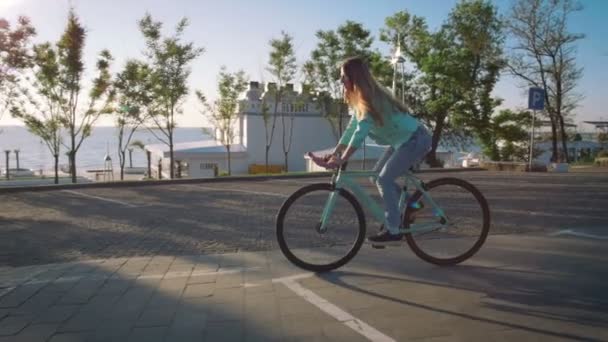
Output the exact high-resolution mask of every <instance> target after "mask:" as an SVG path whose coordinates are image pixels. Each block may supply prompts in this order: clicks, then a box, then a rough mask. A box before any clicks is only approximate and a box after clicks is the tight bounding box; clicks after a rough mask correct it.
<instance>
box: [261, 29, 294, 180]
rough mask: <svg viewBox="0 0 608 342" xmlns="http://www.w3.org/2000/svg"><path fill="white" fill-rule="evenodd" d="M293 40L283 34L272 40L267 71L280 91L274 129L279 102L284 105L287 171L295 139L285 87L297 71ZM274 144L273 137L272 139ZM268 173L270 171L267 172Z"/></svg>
mask: <svg viewBox="0 0 608 342" xmlns="http://www.w3.org/2000/svg"><path fill="white" fill-rule="evenodd" d="M292 40H293V38H292V37H291V36H290V35H289V34H287V33H285V32H281V38H278V39H272V40H270V47H271V50H270V60H269V61H268V67H267V69H266V70H268V72H270V74H271V75H272V77H273V78H274V80H275V83H276V84H277V87H278V89H277V90H276V92H275V97H274V114H273V129H274V122H276V116H277V110H278V105H279V102H280V103H281V104H282V108H281V122H282V128H283V131H282V132H283V154H284V155H285V171H288V170H289V162H288V161H289V159H288V156H289V150H290V149H291V143H292V140H293V139H292V137H293V123H294V117H293V111H290V110H288V109H290V108H288V107H289V104H288V103H286V102H285V97H284V96H283V95H285V90H286V89H285V86H286V85H287V84H288V83H291V82H292V80H293V78H294V77H295V74H296V71H297V65H296V57H295V55H294V51H293V43H292ZM286 112H290V118H291V122H290V125H289V134H287V125H286V123H285V115H286ZM270 142H272V135H271V137H270ZM269 149H270V144H269V143H268V141H267V144H266V167H267V168H268V152H269ZM267 172H268V171H267Z"/></svg>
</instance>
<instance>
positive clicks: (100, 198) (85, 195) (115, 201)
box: [62, 190, 139, 208]
mask: <svg viewBox="0 0 608 342" xmlns="http://www.w3.org/2000/svg"><path fill="white" fill-rule="evenodd" d="M62 191H63V192H67V193H69V194H73V195H77V196H82V197H87V198H93V199H96V200H100V201H105V202H110V203H116V204H120V205H124V206H125V207H129V208H137V207H139V206H138V205H134V204H131V203H127V202H123V201H119V200H115V199H111V198H105V197H99V196H93V195H89V194H85V193H82V192H78V191H73V190H62Z"/></svg>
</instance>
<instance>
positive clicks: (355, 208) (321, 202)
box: [276, 183, 365, 272]
mask: <svg viewBox="0 0 608 342" xmlns="http://www.w3.org/2000/svg"><path fill="white" fill-rule="evenodd" d="M334 191H335V195H336V197H335V198H336V202H335V206H334V209H333V211H332V213H331V215H330V217H329V218H328V220H327V224H326V228H327V229H326V230H325V231H321V229H320V222H321V217H322V214H323V210H324V208H325V204H326V203H327V200H328V198H329V195H330V194H331V193H332V192H334ZM276 234H277V240H278V242H279V247H280V248H281V252H283V254H284V255H285V257H286V258H287V259H288V260H289V261H291V262H292V263H293V264H294V265H296V266H298V267H301V268H303V269H306V270H309V271H313V272H326V271H330V270H333V269H336V268H338V267H341V266H343V265H344V264H346V263H347V262H348V261H350V260H351V259H352V258H353V257H354V256H355V254H357V252H358V251H359V249H360V248H361V245H362V244H363V241H364V239H365V216H364V214H363V210H362V209H361V206H360V204H359V202H358V201H357V200H356V198H355V197H354V196H353V195H352V194H351V193H350V192H348V191H346V190H344V189H334V187H333V186H332V185H331V184H325V183H322V184H311V185H308V186H305V187H303V188H301V189H299V190H298V191H296V192H295V193H293V194H292V195H291V196H290V197H289V198H287V200H286V201H285V202H284V203H283V205H282V206H281V209H280V210H279V213H278V214H277V222H276Z"/></svg>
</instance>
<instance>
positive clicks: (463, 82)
mask: <svg viewBox="0 0 608 342" xmlns="http://www.w3.org/2000/svg"><path fill="white" fill-rule="evenodd" d="M447 27H448V28H449V31H450V32H451V34H453V35H455V38H454V40H455V41H456V43H457V48H458V49H459V50H460V51H459V54H458V57H459V60H458V61H459V64H460V66H459V70H460V75H459V76H460V77H461V78H460V79H459V80H458V81H459V82H458V83H459V84H458V86H459V88H460V91H461V95H460V99H459V100H460V101H459V102H458V103H457V104H456V105H455V107H454V109H453V116H454V120H455V121H456V124H457V125H459V126H463V127H467V128H470V129H472V131H473V133H474V134H475V135H476V136H477V137H478V139H479V140H480V142H481V143H482V145H483V146H484V147H486V150H487V151H488V152H489V154H487V155H488V156H489V157H490V158H492V159H493V160H497V158H499V157H500V156H499V155H498V154H497V153H496V149H495V148H491V147H493V146H494V145H495V143H496V141H495V139H494V138H493V137H492V135H493V134H492V131H491V128H492V114H493V112H494V109H495V108H496V107H497V106H498V105H500V103H501V100H499V99H495V98H493V97H492V91H493V90H494V86H495V85H496V83H497V82H498V78H499V76H500V71H501V69H502V68H503V66H504V60H503V57H502V53H503V51H502V47H503V42H504V34H503V32H502V23H501V21H500V19H499V17H498V14H497V10H496V7H495V6H494V5H492V4H491V3H490V2H487V1H485V0H468V1H462V2H460V3H459V4H458V5H457V6H456V7H455V8H454V10H453V11H452V12H451V13H450V17H449V19H448V23H447Z"/></svg>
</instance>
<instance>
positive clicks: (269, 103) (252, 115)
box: [146, 82, 349, 178]
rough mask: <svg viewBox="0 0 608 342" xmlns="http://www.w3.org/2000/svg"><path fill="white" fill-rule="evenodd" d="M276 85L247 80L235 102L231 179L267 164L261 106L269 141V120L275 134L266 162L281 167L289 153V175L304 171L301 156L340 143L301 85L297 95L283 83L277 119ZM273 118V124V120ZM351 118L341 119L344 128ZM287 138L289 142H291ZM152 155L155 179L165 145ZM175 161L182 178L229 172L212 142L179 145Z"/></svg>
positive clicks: (221, 149) (166, 163) (154, 147)
mask: <svg viewBox="0 0 608 342" xmlns="http://www.w3.org/2000/svg"><path fill="white" fill-rule="evenodd" d="M275 92H276V85H275V84H274V83H268V84H266V86H265V87H263V86H262V85H261V84H260V83H259V82H250V83H249V89H248V90H247V92H246V94H245V97H244V98H243V99H242V100H241V102H240V104H239V113H238V114H239V115H238V117H237V119H236V120H235V122H234V136H235V138H234V140H233V144H232V145H231V151H232V157H231V169H232V174H233V175H238V174H246V173H248V172H249V169H250V167H251V166H252V165H265V152H266V141H267V137H266V136H267V133H266V129H265V122H264V114H263V112H264V111H263V107H265V108H267V113H268V115H267V118H268V120H267V124H266V127H267V128H268V139H269V138H270V134H271V130H272V126H273V121H274V132H273V134H272V142H271V144H270V150H269V156H268V157H269V158H268V162H269V164H270V165H284V164H285V162H284V160H285V153H284V146H285V147H286V148H288V149H289V153H288V166H289V171H305V170H306V162H305V159H304V155H305V153H306V152H309V151H316V150H321V149H326V148H330V147H333V146H335V144H336V143H337V140H338V136H337V133H336V132H334V131H333V129H332V127H331V125H330V123H329V121H328V120H327V119H326V118H325V117H323V116H322V115H321V111H320V110H319V109H318V108H317V105H316V103H315V102H314V101H313V98H312V95H311V94H309V92H308V90H307V88H306V87H305V86H304V87H303V89H302V91H301V92H299V93H298V92H296V91H294V88H293V84H287V85H286V87H285V89H284V91H283V94H282V101H280V102H279V103H278V104H277V116H276V117H275V116H274V115H273V114H274V109H275V94H276V93H275ZM274 118H276V120H275V119H274ZM348 120H349V117H345V118H344V123H343V127H346V124H347V123H348ZM290 135H291V140H290V139H289V137H290ZM146 150H148V151H150V152H151V154H152V158H151V160H152V169H153V172H152V174H153V176H155V175H156V174H157V172H156V171H155V170H158V161H159V159H160V160H162V164H163V165H162V167H161V169H162V173H163V177H167V176H168V174H169V172H168V170H169V169H168V166H169V149H168V147H167V146H166V145H161V144H159V145H147V146H146ZM174 159H175V160H176V161H181V164H182V174H183V175H184V176H185V177H191V178H196V177H205V176H213V170H214V169H216V170H219V172H220V173H221V172H225V171H227V170H228V166H227V158H226V148H225V147H224V146H222V145H221V144H220V143H219V142H216V141H213V140H211V141H197V142H188V143H177V144H175V146H174Z"/></svg>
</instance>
